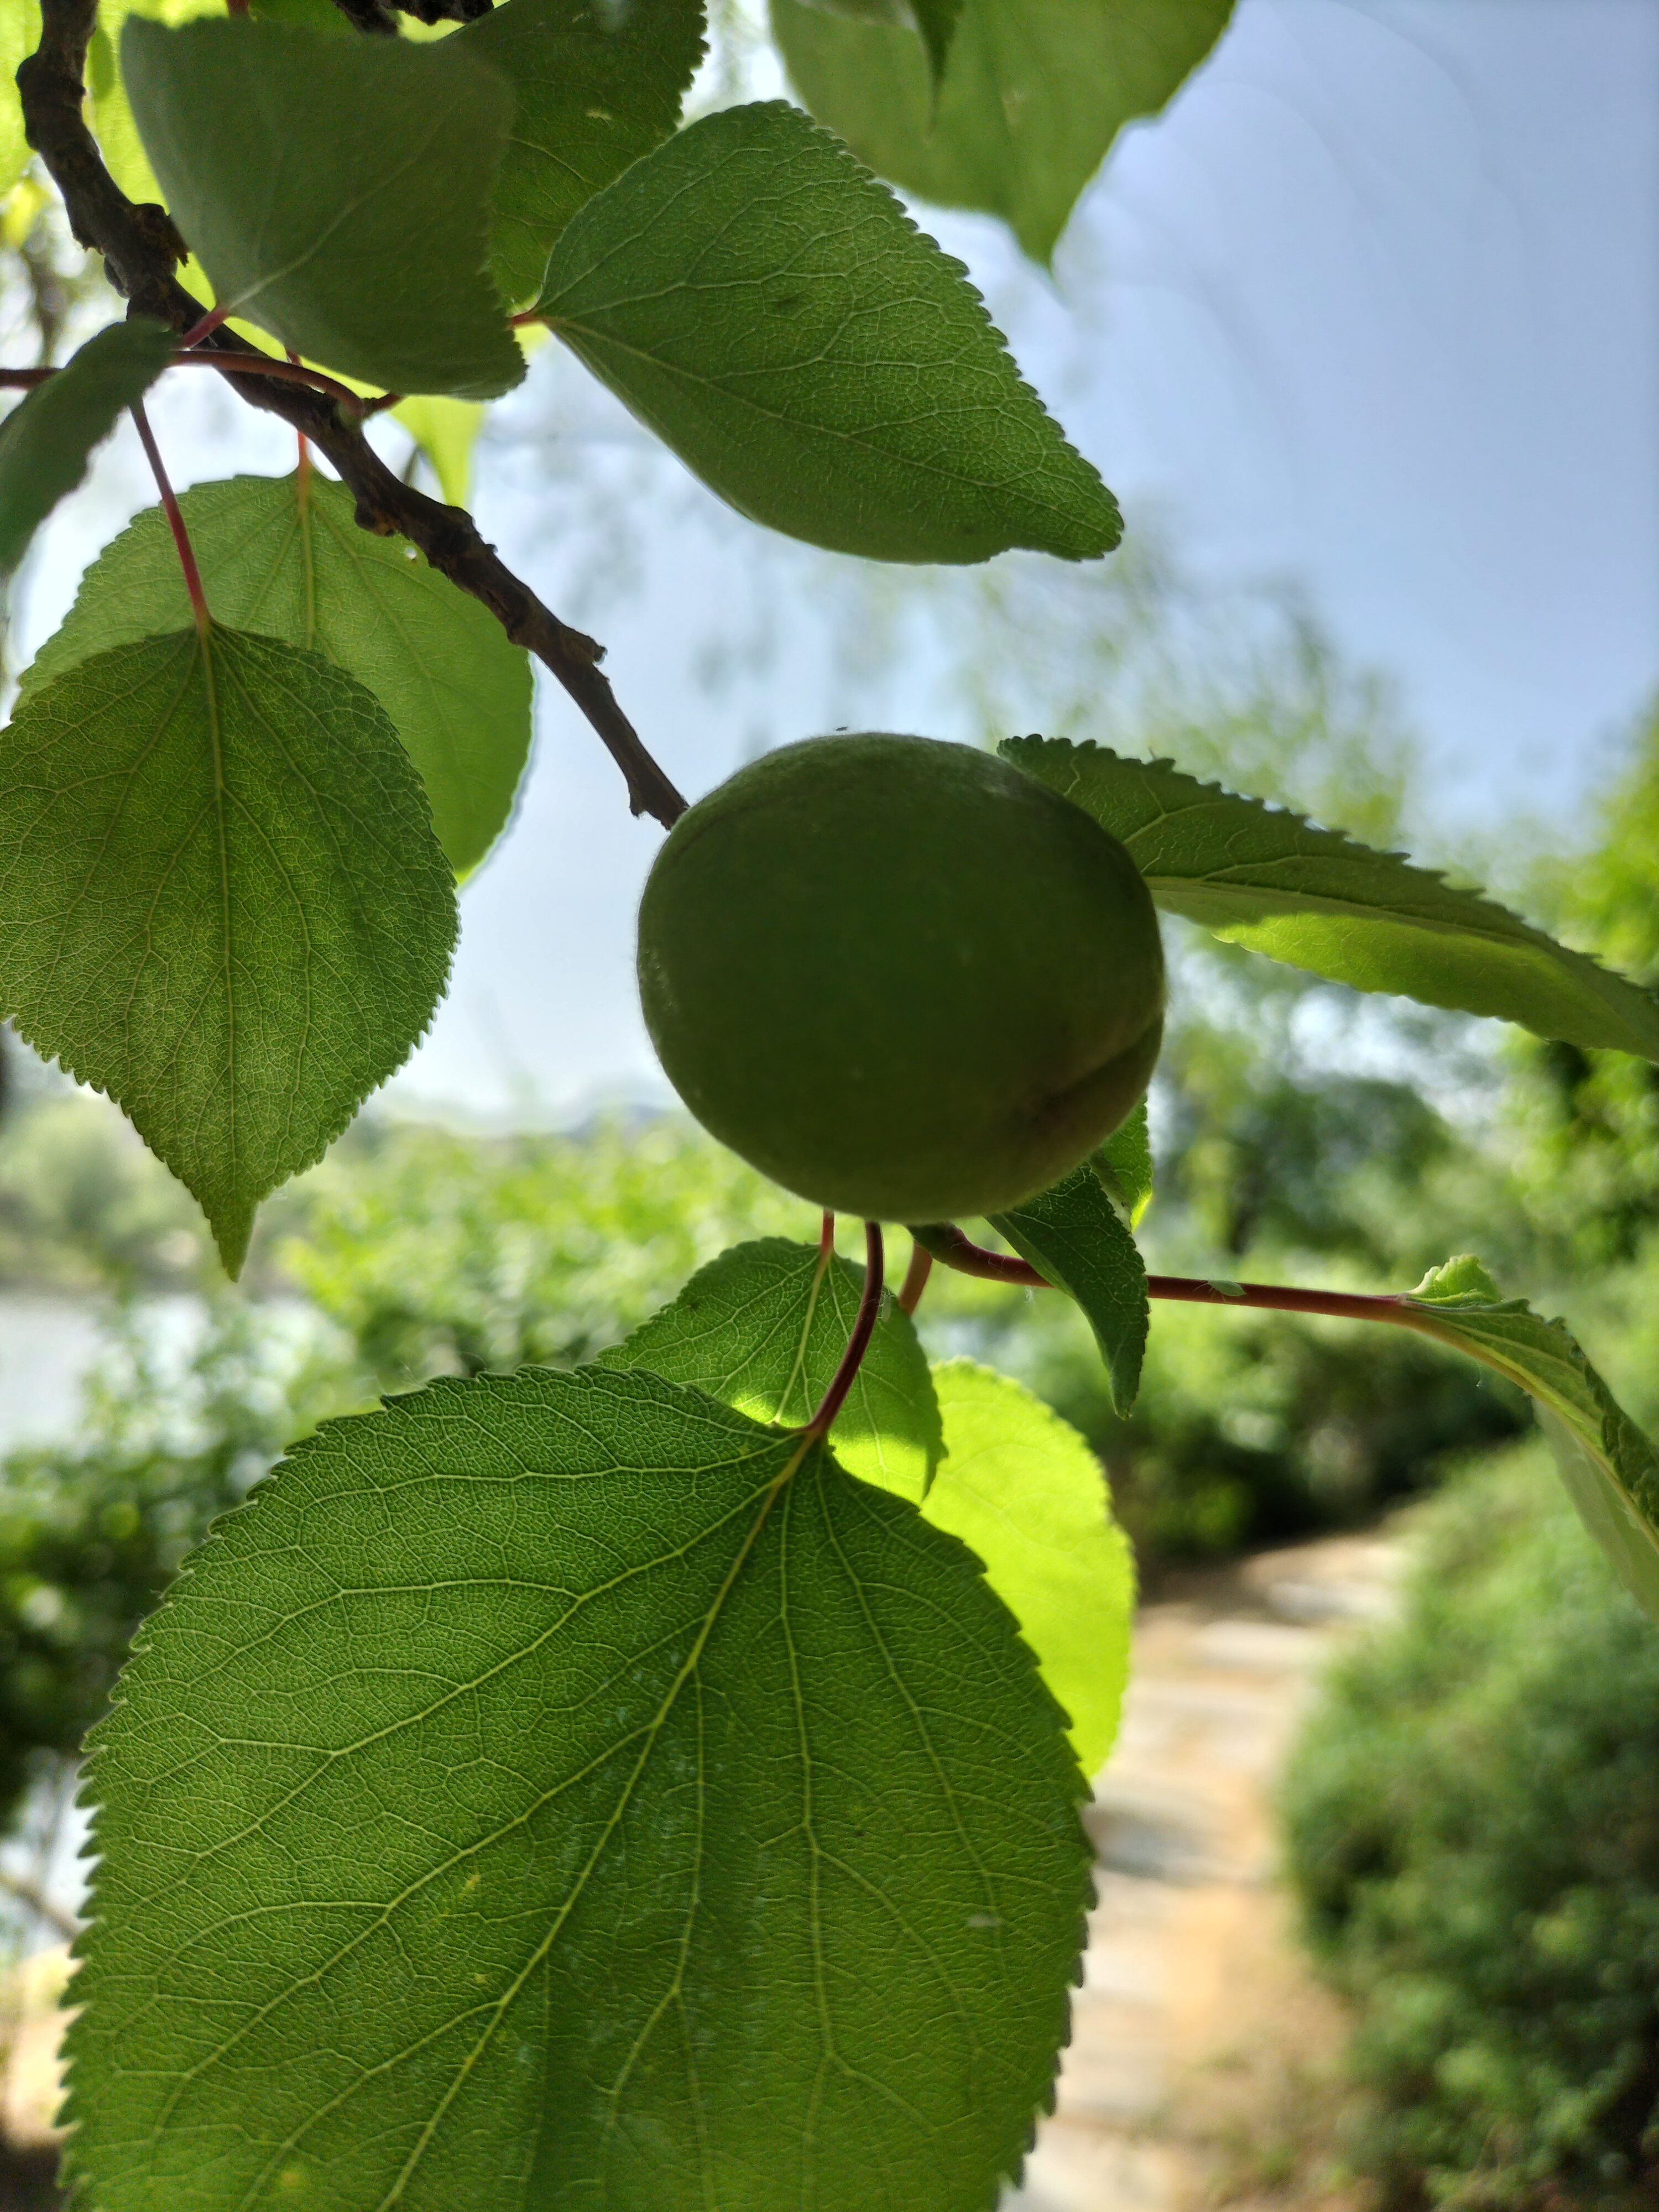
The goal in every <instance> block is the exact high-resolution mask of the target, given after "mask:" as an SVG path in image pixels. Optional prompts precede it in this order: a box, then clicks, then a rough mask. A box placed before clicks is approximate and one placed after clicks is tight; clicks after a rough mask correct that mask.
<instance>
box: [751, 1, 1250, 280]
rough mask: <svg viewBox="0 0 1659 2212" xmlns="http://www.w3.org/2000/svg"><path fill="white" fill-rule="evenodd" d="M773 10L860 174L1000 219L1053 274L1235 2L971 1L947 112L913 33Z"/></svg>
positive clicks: (779, 5) (787, 7)
mask: <svg viewBox="0 0 1659 2212" xmlns="http://www.w3.org/2000/svg"><path fill="white" fill-rule="evenodd" d="M771 7H772V33H773V36H774V37H775V39H776V40H777V43H778V46H779V48H780V50H781V52H782V55H783V58H784V61H785V63H786V64H787V67H788V70H789V74H790V76H791V78H792V79H793V82H794V84H795V86H796V88H797V89H798V90H799V94H800V95H801V98H802V100H804V101H805V104H806V106H808V107H810V108H811V111H812V112H813V114H814V115H816V116H817V118H818V119H819V121H820V122H823V123H827V124H828V125H829V126H830V128H831V129H832V130H835V131H839V132H840V134H841V136H842V137H843V138H845V139H846V141H847V143H848V145H849V146H850V147H851V148H852V149H853V150H854V153H855V154H857V155H859V157H860V160H862V161H867V162H868V163H869V165H870V167H872V169H874V170H875V171H876V173H877V174H878V176H883V177H887V178H890V179H891V180H892V182H893V183H894V184H896V185H899V186H901V187H902V189H903V190H904V191H908V192H915V193H917V194H919V195H920V196H921V197H922V198H923V199H927V200H932V201H933V202H934V203H935V204H937V205H939V206H941V207H966V208H980V209H982V210H984V211H985V212H986V213H987V214H988V215H998V216H1001V217H1002V218H1003V219H1004V221H1005V222H1006V223H1007V224H1008V226H1009V228H1011V229H1012V232H1013V234H1014V235H1015V237H1016V238H1018V240H1019V242H1020V244H1021V246H1024V249H1025V251H1026V252H1027V253H1029V254H1030V256H1031V258H1032V259H1033V260H1034V261H1039V262H1042V263H1044V264H1046V263H1047V261H1048V257H1049V255H1050V254H1051V253H1052V252H1054V245H1055V242H1056V240H1058V239H1059V237H1060V232H1061V231H1062V230H1063V229H1064V228H1066V217H1067V216H1069V215H1070V214H1071V212H1072V209H1073V206H1074V205H1075V204H1076V201H1077V197H1078V195H1079V193H1080V192H1081V191H1082V190H1083V188H1084V186H1085V185H1086V184H1087V183H1088V181H1089V179H1090V178H1091V177H1092V176H1093V174H1094V173H1095V171H1096V170H1097V168H1098V167H1100V164H1101V162H1102V161H1103V160H1104V158H1105V155H1106V153H1107V149H1109V147H1110V145H1111V143H1112V142H1113V140H1114V139H1115V137H1117V134H1118V132H1119V131H1121V130H1122V128H1123V127H1124V125H1126V124H1127V123H1131V122H1133V120H1134V119H1135V118H1136V117H1137V116H1143V115H1155V114H1156V113H1157V112H1158V110H1159V109H1160V108H1161V107H1162V106H1164V103H1165V101H1166V100H1169V99H1170V96H1171V95H1172V94H1174V92H1175V91H1176V88H1177V87H1178V86H1179V85H1180V84H1181V83H1182V80H1183V79H1184V78H1185V77H1187V76H1188V75H1189V74H1190V73H1191V72H1192V71H1193V70H1194V69H1196V68H1197V66H1198V64H1200V62H1201V61H1202V60H1203V59H1204V57H1205V56H1206V54H1207V53H1208V52H1209V51H1210V49H1211V47H1212V46H1214V44H1215V42H1216V40H1218V38H1219V37H1220V35H1221V33H1222V32H1223V30H1224V29H1225V27H1226V23H1227V18H1228V16H1229V15H1231V12H1232V0H964V5H963V8H962V10H961V14H960V16H959V18H958V20H957V26H956V30H955V33H954V36H953V37H952V39H951V44H950V53H949V59H948V61H947V62H946V64H945V75H944V81H943V83H942V84H941V85H940V86H939V89H938V93H937V96H936V95H935V91H934V87H933V82H932V72H931V70H930V66H929V58H928V56H927V53H926V52H924V51H923V46H922V42H921V40H919V39H918V38H917V37H916V36H915V33H912V32H910V31H908V30H903V29H896V28H893V27H890V26H889V25H886V24H883V23H880V22H877V21H863V22H857V21H848V20H847V19H846V18H845V17H844V16H842V15H840V14H834V15H832V14H827V13H826V12H825V11H824V10H823V9H821V8H819V7H816V6H813V5H811V0H771ZM923 29H924V32H925V31H926V23H925V21H924V23H923Z"/></svg>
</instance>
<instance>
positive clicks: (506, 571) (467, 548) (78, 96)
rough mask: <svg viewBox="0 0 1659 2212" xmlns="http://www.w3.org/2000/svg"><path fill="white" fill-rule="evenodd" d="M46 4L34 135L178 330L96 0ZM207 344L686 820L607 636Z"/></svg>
mask: <svg viewBox="0 0 1659 2212" xmlns="http://www.w3.org/2000/svg"><path fill="white" fill-rule="evenodd" d="M40 16H41V27H40V46H39V48H38V49H37V51H36V52H34V53H33V54H32V55H31V56H30V57H29V58H28V59H27V61H26V62H25V63H24V64H23V65H22V67H21V69H20V70H18V72H17V88H18V91H19V93H20V94H21V98H22V106H23V127H24V130H25V131H26V132H27V137H28V142H29V144H30V145H31V146H32V147H33V149H34V150H35V152H36V153H37V154H39V155H40V158H41V160H42V161H44V162H45V164H46V168H47V169H48V171H49V172H50V173H51V175H52V181H53V182H54V184H56V185H57V186H58V191H60V192H61V193H62V195H63V198H64V208H65V210H66V211H67V213H68V216H69V222H70V229H71V230H72V231H73V233H74V234H75V236H76V240H78V241H79V243H80V244H81V245H82V246H87V247H88V248H89V249H90V250H92V251H93V252H98V253H101V254H102V256H103V258H104V269H105V273H106V275H107V276H108V277H109V280H110V283H112V285H113V286H114V287H115V289H116V290H117V291H118V292H119V293H120V294H121V295H122V296H123V297H124V298H125V300H126V301H127V302H128V307H129V312H130V313H134V314H141V315H151V316H154V317H155V319H156V320H157V321H158V322H162V323H166V324H168V325H170V326H171V327H172V328H173V329H174V330H176V331H179V332H180V333H181V334H182V333H183V332H184V331H188V330H190V329H191V328H192V327H193V326H194V325H196V324H197V323H198V322H199V321H200V320H201V319H202V304H201V301H199V300H196V299H193V298H192V297H191V295H190V294H189V293H188V292H186V291H185V288H184V286H183V285H182V284H180V283H179V281H178V279H177V277H176V276H174V274H173V270H174V269H175V267H176V266H177V265H178V264H179V262H181V261H182V260H183V259H184V258H185V253H186V251H187V249H186V247H185V242H184V240H182V239H181V238H180V237H179V233H178V231H177V230H176V229H175V228H174V227H173V221H172V218H171V217H170V216H168V215H167V210H165V209H164V208H160V207H155V206H153V205H149V204H144V205H142V206H135V205H134V204H133V203H132V202H131V200H130V199H129V198H128V197H127V196H126V194H125V192H124V191H121V189H120V187H119V186H118V185H117V184H116V182H115V180H114V179H113V178H112V176H111V175H110V173H109V172H108V170H107V169H106V167H104V162H103V157H102V155H100V153H99V150H98V148H97V145H96V143H94V139H93V137H92V134H91V132H90V131H88V128H87V125H86V121H85V118H84V117H83V116H82V101H83V100H84V98H85V83H84V71H85V67H86V56H87V45H88V40H90V38H91V36H92V31H93V26H94V22H95V21H96V19H97V0H41V9H40ZM201 350H202V351H203V352H204V353H208V354H213V355H217V354H225V355H234V356H237V357H238V358H237V368H236V372H235V373H234V374H233V376H232V381H233V383H234V386H235V388H236V390H237V391H238V392H240V394H241V396H242V397H243V398H245V399H246V400H248V401H249V402H250V403H251V404H252V405H254V406H256V407H261V408H264V409H265V410H267V411H268V412H269V413H270V414H273V415H278V416H281V417H282V418H283V421H284V422H289V423H290V424H292V426H293V428H295V430H297V431H299V432H300V433H301V435H303V436H305V437H307V438H309V439H310V440H311V441H312V443H313V445H314V446H315V447H317V448H318V450H319V452H320V453H324V454H325V455H326V457H327V459H329V461H330V462H331V464H332V465H333V466H334V468H335V469H336V470H337V471H338V473H339V476H340V479H341V481H342V482H343V483H344V484H345V486H346V487H347V489H349V492H350V493H351V495H352V497H353V498H354V500H355V501H356V507H357V520H358V522H359V524H360V525H361V526H362V528H363V529H365V530H371V531H373V532H375V533H376V535H377V536H380V537H382V538H391V537H401V538H407V539H408V540H409V542H410V544H411V545H415V546H418V547H419V549H420V550H421V551H422V553H423V554H424V555H425V556H426V557H427V559H428V561H429V562H431V564H432V566H433V567H434V568H436V569H438V570H439V571H440V572H441V574H443V575H446V576H447V577H448V579H449V580H450V581H451V583H453V584H455V585H457V586H459V588H460V589H461V590H462V591H464V592H471V594H472V596H473V598H474V599H477V600H478V601H479V602H480V603H481V604H482V605H484V606H486V607H488V608H489V611H490V613H491V614H493V615H494V616H495V618H496V620H497V621H498V622H499V623H501V627H502V629H505V631H506V632H507V635H508V637H510V638H511V639H512V641H513V643H514V644H515V645H521V646H523V647H526V650H527V651H529V652H531V653H534V654H535V656H536V658H537V659H538V660H539V661H540V662H541V663H542V665H543V666H544V667H545V668H546V669H547V670H548V671H550V674H552V675H553V676H555V677H556V678H557V679H558V681H559V683H560V684H562V686H563V687H564V690H566V692H567V693H568V695H569V696H570V697H571V698H572V699H573V700H574V702H575V704H576V705H577V706H578V707H579V708H580V710H581V712H582V713H583V714H585V715H586V718H587V720H588V721H589V722H590V723H591V724H592V726H593V728H594V729H595V730H596V731H597V732H598V733H599V737H600V738H601V739H602V741H603V742H604V744H605V746H606V747H607V748H608V750H609V751H610V753H611V757H612V759H613V760H614V761H615V762H616V763H617V767H618V768H619V769H621V770H622V772H623V776H624V778H625V779H626V781H627V784H628V798H629V805H630V806H631V807H632V809H633V811H634V812H635V814H650V815H653V816H654V817H655V818H656V819H657V820H658V821H659V822H660V823H662V824H663V826H664V828H665V829H666V828H668V827H670V826H671V824H672V823H674V822H675V821H677V820H678V817H680V816H681V815H682V814H683V813H684V811H685V801H684V799H683V798H682V797H681V796H680V793H678V791H677V790H676V789H675V788H674V786H673V785H672V784H671V782H670V781H669V780H668V778H667V776H666V775H664V773H663V771H662V769H660V768H659V766H658V765H657V763H656V762H655V761H654V760H653V758H652V757H651V755H650V754H649V753H648V752H647V750H646V748H645V746H644V744H642V742H641V738H640V736H639V733H638V732H637V731H636V730H635V727H634V726H633V724H632V723H631V722H630V721H629V719H628V717H627V716H626V714H623V711H622V708H620V707H619V706H618V705H617V699H616V695H615V693H614V692H613V691H612V690H611V685H610V683H609V682H608V680H607V679H606V678H605V675H604V674H603V673H602V672H601V671H600V668H599V662H600V660H601V659H602V658H603V655H604V647H602V646H600V645H598V644H596V643H595V641H593V639H592V638H591V637H587V636H585V635H583V633H582V632H581V631H580V630H579V629H572V628H571V627H570V626H569V624H568V623H562V622H561V621H560V620H559V617H557V616H556V614H555V613H554V612H553V611H552V610H551V609H550V608H549V607H546V606H544V605H543V604H542V602H541V601H540V600H539V599H538V598H537V597H536V594H535V593H534V592H532V590H531V589H530V587H529V586H528V585H526V584H524V583H522V582H520V580H519V578H518V577H517V576H515V575H514V574H513V572H512V570H511V569H510V568H507V565H506V564H505V562H502V561H501V560H500V559H499V558H498V556H497V555H496V553H495V548H494V547H493V546H491V545H489V544H486V543H485V542H484V540H483V538H481V537H480V536H479V534H478V531H477V526H476V525H475V523H474V522H473V520H472V518H471V515H470V514H468V513H465V511H464V510H463V509H462V508H460V507H445V506H443V505H442V504H441V502H440V501H437V500H434V499H428V498H427V497H426V495H424V494H423V493H422V492H418V491H416V489H414V488H413V486H412V485H410V484H406V483H402V482H401V481H400V480H399V479H398V477H396V476H395V475H393V473H392V471H391V470H390V469H389V468H388V467H387V466H386V463H385V462H384V461H383V460H382V459H380V455H379V454H378V453H376V452H375V451H374V447H372V446H371V445H370V444H369V443H368V440H367V439H366V438H365V437H364V436H363V435H362V429H361V428H359V427H358V425H357V424H356V422H348V421H346V420H345V419H344V417H343V416H342V414H341V411H340V408H339V406H338V404H337V402H336V401H335V400H334V399H332V398H330V397H328V396H327V395H326V394H325V393H322V392H313V391H310V390H308V389H307V387H306V386H302V385H299V384H295V383H290V382H284V381H283V380H280V378H279V377H278V376H277V375H276V374H271V375H264V374H258V373H250V372H249V371H248V370H247V369H246V367H245V366H244V364H245V363H246V361H247V360H248V359H249V358H250V357H251V358H252V359H254V360H258V359H259V358H261V356H260V355H259V353H258V349H257V348H256V347H253V346H250V345H248V344H247V343H246V342H245V341H244V340H243V339H241V338H240V337H237V336H236V335H235V334H234V332H233V331H228V330H224V329H219V330H216V331H213V332H212V333H211V334H210V336H209V337H207V338H206V339H205V340H204V343H203V346H202V349H201Z"/></svg>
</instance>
